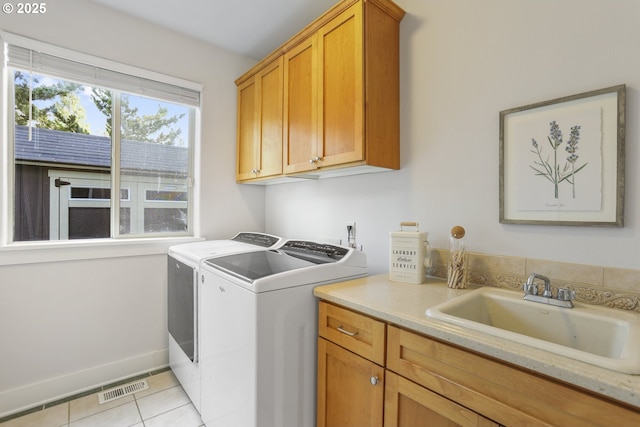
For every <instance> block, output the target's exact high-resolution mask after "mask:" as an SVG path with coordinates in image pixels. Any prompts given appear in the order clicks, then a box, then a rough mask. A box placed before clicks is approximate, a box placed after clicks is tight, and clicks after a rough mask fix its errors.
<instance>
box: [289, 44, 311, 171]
mask: <svg viewBox="0 0 640 427" xmlns="http://www.w3.org/2000/svg"><path fill="white" fill-rule="evenodd" d="M317 65H318V55H317V37H316V36H315V35H313V36H311V37H309V38H307V39H305V40H303V41H302V42H301V43H300V44H299V45H297V46H296V47H294V48H293V49H291V50H290V51H288V52H286V53H285V55H284V82H285V85H284V153H283V170H284V173H293V172H302V171H308V170H312V169H315V168H316V163H314V162H313V159H315V157H316V156H317V152H316V142H317V137H318V90H317V87H318V83H317V81H318V66H317Z"/></svg>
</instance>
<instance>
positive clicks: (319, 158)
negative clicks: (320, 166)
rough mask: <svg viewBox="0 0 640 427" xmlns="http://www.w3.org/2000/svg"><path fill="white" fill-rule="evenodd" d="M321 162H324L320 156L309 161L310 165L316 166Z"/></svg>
mask: <svg viewBox="0 0 640 427" xmlns="http://www.w3.org/2000/svg"><path fill="white" fill-rule="evenodd" d="M320 160H322V157H320V156H315V157H314V158H312V159H309V163H311V164H315V163H318V162H319V161H320Z"/></svg>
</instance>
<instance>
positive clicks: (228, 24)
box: [91, 0, 338, 59]
mask: <svg viewBox="0 0 640 427" xmlns="http://www.w3.org/2000/svg"><path fill="white" fill-rule="evenodd" d="M91 1H93V2H94V3H99V4H101V5H103V6H106V7H109V8H112V9H116V10H118V11H121V12H124V13H126V14H128V15H132V16H135V17H137V18H139V19H142V20H145V21H148V22H151V23H154V24H157V25H160V26H163V27H165V28H168V29H171V30H173V31H177V32H179V33H182V34H186V35H188V36H191V37H194V38H196V39H200V40H203V41H205V42H208V43H212V44H215V45H217V46H219V47H222V48H224V49H227V50H230V51H232V52H236V53H238V54H241V55H245V56H250V57H252V58H255V59H260V58H262V57H264V56H266V55H267V54H269V53H271V52H272V51H273V50H275V49H276V48H277V47H278V46H280V45H281V44H283V43H284V42H285V41H287V40H288V39H289V38H290V37H291V36H293V35H294V34H296V33H297V32H298V31H300V30H301V29H302V28H304V27H305V26H306V25H307V24H309V23H310V22H311V21H313V20H314V19H316V18H317V17H318V16H320V15H321V14H322V13H323V12H325V11H326V10H328V9H329V8H330V7H331V6H333V5H334V4H336V3H337V2H338V0H173V1H169V0H135V1H131V0H91Z"/></svg>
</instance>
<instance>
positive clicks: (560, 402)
mask: <svg viewBox="0 0 640 427" xmlns="http://www.w3.org/2000/svg"><path fill="white" fill-rule="evenodd" d="M318 331H319V335H320V337H319V338H318V417H317V420H318V424H317V426H318V427H325V426H329V427H370V426H376V427H381V426H384V427H453V426H469V427H470V426H478V427H491V426H493V427H498V426H508V427H527V426H531V427H532V426H548V427H552V426H553V427H555V426H571V427H573V426H581V427H583V426H585V427H586V426H594V427H595V426H601V427H605V426H607V427H610V426H620V427H627V426H629V427H630V426H640V409H638V408H637V407H633V406H630V405H626V404H623V403H621V402H617V401H614V400H611V399H608V398H606V397H604V396H601V395H598V394H596V393H593V392H590V391H586V390H584V389H581V388H579V387H575V386H573V385H571V384H568V383H565V382H562V381H557V380H554V379H552V378H549V377H548V376H544V375H542V374H538V373H536V372H531V371H529V370H526V369H522V368H520V367H517V366H513V365H510V364H508V363H504V362H502V361H500V360H497V359H494V358H491V357H487V356H485V355H482V354H478V353H475V352H473V351H468V350H465V349H463V348H460V347H457V346H455V345H451V344H449V343H446V342H442V341H439V340H437V339H433V338H431V337H428V336H425V335H422V334H419V333H415V332H412V331H409V330H405V329H402V328H399V327H396V326H393V325H386V324H384V323H383V322H382V321H381V320H379V319H375V318H372V317H369V316H366V315H364V314H362V313H358V312H354V311H351V310H347V309H345V308H342V307H339V306H336V305H333V304H327V303H326V302H324V301H321V302H320V309H319V329H318ZM332 341H334V342H332ZM385 342H386V351H378V350H376V349H377V348H379V346H380V345H384V344H385ZM372 360H375V361H376V362H377V363H374V362H373V361H372ZM383 365H384V366H383Z"/></svg>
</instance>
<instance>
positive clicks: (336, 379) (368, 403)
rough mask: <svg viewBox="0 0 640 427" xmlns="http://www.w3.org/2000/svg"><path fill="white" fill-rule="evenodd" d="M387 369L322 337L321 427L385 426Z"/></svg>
mask: <svg viewBox="0 0 640 427" xmlns="http://www.w3.org/2000/svg"><path fill="white" fill-rule="evenodd" d="M383 399H384V369H383V368H382V367H381V366H378V365H376V364H375V363H372V362H370V361H368V360H366V359H364V358H362V357H360V356H357V355H355V354H353V353H351V352H350V351H348V350H345V349H344V348H342V347H340V346H337V345H335V344H333V343H332V342H330V341H327V340H325V339H324V338H318V408H317V409H318V415H317V416H318V423H317V427H382V417H383V415H382V411H383Z"/></svg>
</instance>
